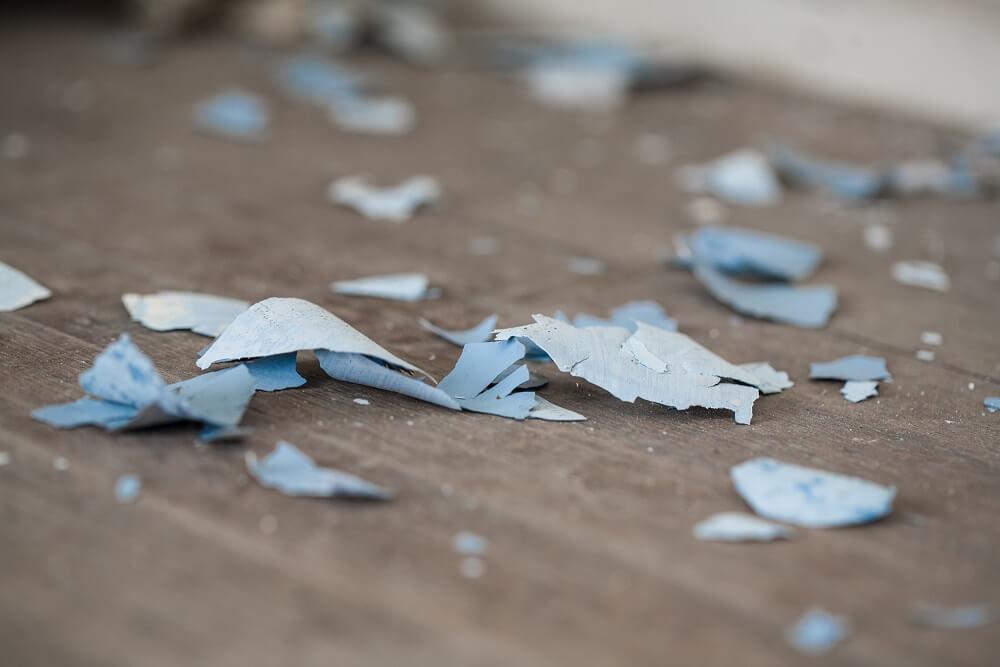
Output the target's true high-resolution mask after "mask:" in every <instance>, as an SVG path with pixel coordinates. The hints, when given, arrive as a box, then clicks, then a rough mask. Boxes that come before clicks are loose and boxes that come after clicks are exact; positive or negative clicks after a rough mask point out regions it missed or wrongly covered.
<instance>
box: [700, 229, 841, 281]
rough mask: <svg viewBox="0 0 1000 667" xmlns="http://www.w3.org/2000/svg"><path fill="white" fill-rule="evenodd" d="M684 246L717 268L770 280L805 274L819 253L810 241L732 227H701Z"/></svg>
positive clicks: (788, 278)
mask: <svg viewBox="0 0 1000 667" xmlns="http://www.w3.org/2000/svg"><path fill="white" fill-rule="evenodd" d="M687 247H688V249H689V250H690V251H691V253H692V254H693V255H694V257H695V258H696V259H697V261H699V262H704V263H707V264H710V265H712V266H713V267H715V268H716V269H718V270H720V271H724V272H726V273H730V274H734V275H748V276H754V277H760V278H767V279H771V280H788V281H795V280H801V279H803V278H806V277H808V276H809V275H810V274H812V272H813V271H814V270H815V269H816V266H817V265H818V264H819V260H820V258H821V257H822V252H820V249H819V248H818V247H817V246H815V245H812V244H810V243H803V242H801V241H795V240H793V239H789V238H785V237H783V236H775V235H773V234H764V233H762V232H757V231H753V230H750V229H738V228H735V227H702V228H700V229H698V230H696V231H695V232H694V233H693V234H691V235H690V236H688V237H687Z"/></svg>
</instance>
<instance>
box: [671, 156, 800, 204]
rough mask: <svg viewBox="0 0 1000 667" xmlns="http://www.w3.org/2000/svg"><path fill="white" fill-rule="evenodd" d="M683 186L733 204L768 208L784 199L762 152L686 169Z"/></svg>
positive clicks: (728, 157) (723, 157)
mask: <svg viewBox="0 0 1000 667" xmlns="http://www.w3.org/2000/svg"><path fill="white" fill-rule="evenodd" d="M680 176H681V182H682V185H683V186H684V187H685V188H686V189H687V190H689V191H691V192H698V193H706V194H713V195H715V196H716V197H719V198H720V199H722V200H724V201H727V202H729V203H731V204H741V205H744V206H768V205H771V204H776V203H777V202H778V201H779V200H780V199H781V185H780V184H779V183H778V178H777V176H776V175H775V174H774V172H773V171H772V169H771V165H770V164H768V161H767V160H766V159H765V158H764V156H763V155H761V154H760V153H759V152H757V151H755V150H752V149H743V150H739V151H736V152H733V153H729V154H727V155H723V156H722V157H720V158H718V159H716V160H713V161H712V162H709V163H707V164H703V165H699V166H689V167H685V168H684V169H683V170H682V171H681V173H680Z"/></svg>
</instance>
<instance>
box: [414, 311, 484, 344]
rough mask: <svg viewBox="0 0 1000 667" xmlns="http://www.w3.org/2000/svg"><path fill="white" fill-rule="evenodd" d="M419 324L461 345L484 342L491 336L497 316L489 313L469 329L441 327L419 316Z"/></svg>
mask: <svg viewBox="0 0 1000 667" xmlns="http://www.w3.org/2000/svg"><path fill="white" fill-rule="evenodd" d="M418 322H419V323H420V326H422V327H423V328H424V329H427V330H428V331H430V332H431V333H433V334H436V335H437V336H439V337H441V338H443V339H445V340H446V341H448V342H449V343H451V344H453V345H458V346H459V347H462V346H463V345H468V344H469V343H485V342H486V341H488V340H489V339H490V338H492V337H493V329H494V328H496V325H497V316H496V315H495V314H494V315H490V316H488V317H487V318H486V319H484V320H483V321H482V322H480V323H479V324H477V325H476V326H474V327H471V328H469V329H442V328H441V327H439V326H438V325H436V324H434V323H433V322H430V321H429V320H425V319H424V318H422V317H421V318H420V319H419V320H418Z"/></svg>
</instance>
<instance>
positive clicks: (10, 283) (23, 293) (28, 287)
mask: <svg viewBox="0 0 1000 667" xmlns="http://www.w3.org/2000/svg"><path fill="white" fill-rule="evenodd" d="M50 296H52V292H50V291H49V290H48V288H46V287H44V286H42V285H40V284H39V283H37V282H35V281H34V280H33V279H31V278H30V277H29V276H28V275H27V274H25V273H22V272H21V271H18V270H17V269H15V268H14V267H13V266H10V265H9V264H4V263H3V262H0V312H4V313H6V312H10V311H12V310H17V309H19V308H24V307H25V306H28V305H30V304H32V303H35V302H36V301H42V300H43V299H48V298H49V297H50Z"/></svg>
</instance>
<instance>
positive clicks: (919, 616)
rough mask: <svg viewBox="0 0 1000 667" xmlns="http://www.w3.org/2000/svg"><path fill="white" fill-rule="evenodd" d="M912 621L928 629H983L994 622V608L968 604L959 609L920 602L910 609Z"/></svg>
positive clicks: (985, 605) (986, 605)
mask: <svg viewBox="0 0 1000 667" xmlns="http://www.w3.org/2000/svg"><path fill="white" fill-rule="evenodd" d="M909 618H910V621H911V622H913V623H914V624H916V625H921V626H923V627H926V628H938V629H942V630H959V629H964V628H981V627H983V626H984V625H987V624H989V623H990V621H992V620H993V607H992V606H991V605H988V604H968V605H959V606H957V607H946V606H942V605H936V604H929V603H926V602H920V603H917V604H916V605H914V606H913V607H912V608H911V609H910V614H909Z"/></svg>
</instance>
